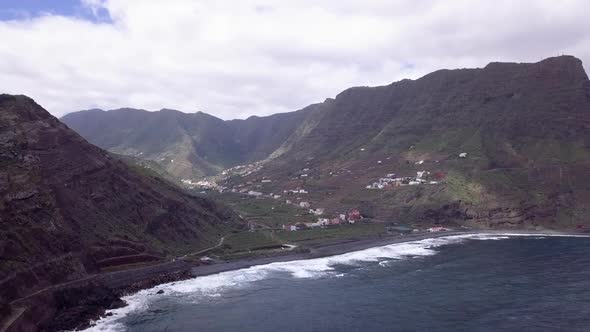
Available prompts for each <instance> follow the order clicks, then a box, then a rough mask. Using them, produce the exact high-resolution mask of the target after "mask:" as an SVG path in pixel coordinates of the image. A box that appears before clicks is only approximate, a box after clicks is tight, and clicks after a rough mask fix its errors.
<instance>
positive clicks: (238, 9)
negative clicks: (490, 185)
mask: <svg viewBox="0 0 590 332" xmlns="http://www.w3.org/2000/svg"><path fill="white" fill-rule="evenodd" d="M82 4H83V5H85V6H87V7H88V9H89V10H91V12H93V13H95V15H99V14H100V12H101V10H102V11H104V10H105V9H106V10H108V12H109V13H110V16H111V18H112V19H113V23H112V24H105V23H101V24H99V23H93V22H89V21H85V20H83V19H81V18H73V17H63V16H57V15H54V14H53V15H45V16H42V17H36V18H28V19H22V20H19V21H6V22H0V38H1V39H0V40H2V43H0V75H1V77H2V82H3V90H4V91H3V92H6V93H18V94H27V95H29V96H31V97H33V98H34V99H36V100H37V102H39V103H40V104H42V105H43V106H44V107H46V108H47V109H48V110H49V111H50V112H52V113H53V114H55V115H57V116H60V115H63V114H65V113H67V112H72V111H76V110H80V109H87V108H93V107H99V108H104V109H110V108H118V107H127V106H129V107H137V108H145V109H148V110H157V109H160V108H164V107H166V108H176V109H179V110H183V111H187V112H194V111H197V110H202V111H205V112H208V113H211V114H214V115H216V116H219V117H222V118H226V119H229V118H236V117H238V118H243V117H246V116H248V115H252V114H257V115H266V114H272V113H276V112H284V111H291V110H296V109H299V108H302V107H304V106H306V105H308V104H310V103H313V102H318V101H321V100H323V99H325V98H327V97H333V96H334V95H336V94H337V93H338V92H340V91H341V90H343V89H345V88H347V87H350V86H355V85H381V84H388V83H390V82H392V81H395V80H399V79H402V78H406V77H409V78H417V77H419V76H421V75H423V74H426V73H428V72H430V71H433V70H437V69H441V68H461V67H481V66H484V65H486V64H487V63H488V62H490V61H538V60H541V59H542V58H545V57H549V56H555V55H558V54H573V55H576V56H578V57H580V58H581V59H582V60H583V61H585V63H588V61H590V35H589V33H590V20H588V18H587V17H584V14H585V13H586V9H587V2H585V1H573V0H572V1H560V2H555V1H535V2H530V1H527V2H524V1H469V0H462V1H409V0H408V1H391V0H365V1H362V2H361V1H356V0H292V1H287V0H285V1H281V0H276V1H271V0H240V1H235V0H200V1H192V0H168V1H166V2H163V1H143V0H106V1H103V0H83V1H82Z"/></svg>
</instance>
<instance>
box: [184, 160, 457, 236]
mask: <svg viewBox="0 0 590 332" xmlns="http://www.w3.org/2000/svg"><path fill="white" fill-rule="evenodd" d="M458 157H459V159H464V158H466V157H467V154H466V153H460V154H459V155H458ZM426 162H427V161H425V160H418V161H413V162H412V163H413V164H414V165H415V166H416V167H420V168H421V167H423V166H425V165H426V164H425V163H426ZM432 162H433V163H438V161H432ZM382 163H383V161H381V160H379V161H377V164H382ZM262 167H263V166H262V163H253V164H249V165H240V166H235V167H232V168H230V169H227V170H224V171H223V172H222V173H221V176H218V177H213V178H205V179H200V180H191V179H183V180H182V181H181V182H182V184H183V185H184V186H185V187H187V188H189V189H194V190H200V191H199V193H202V194H207V193H209V192H211V191H214V192H218V193H223V194H227V193H231V194H238V195H244V196H248V197H251V198H255V199H272V200H276V201H279V202H281V204H285V205H288V206H293V207H295V208H296V209H298V210H299V211H302V212H301V213H298V214H297V215H301V216H306V217H305V218H303V217H302V218H299V220H295V221H287V222H285V221H283V222H281V223H280V224H279V227H280V228H279V229H278V230H282V231H286V232H295V231H301V230H307V229H327V228H332V227H335V226H340V225H353V224H358V223H361V222H375V221H374V220H373V219H372V218H366V216H363V215H362V213H361V210H360V209H359V208H354V207H351V206H348V207H347V208H344V209H343V210H342V211H337V209H335V208H334V207H333V206H332V208H331V209H330V211H329V212H328V211H326V209H325V208H324V207H317V206H313V203H312V202H313V199H311V198H308V197H309V196H310V192H309V189H306V188H304V187H303V186H304V185H305V183H306V182H307V181H309V180H308V178H311V176H310V174H316V173H315V172H314V170H312V169H310V167H305V168H302V169H301V170H299V171H296V172H295V173H294V174H293V175H291V177H290V180H291V181H297V180H299V181H303V183H299V186H294V187H293V188H288V189H287V188H280V189H278V188H277V187H276V186H273V184H274V183H273V179H271V178H270V177H268V176H262V177H259V178H258V179H252V178H251V177H250V178H248V179H245V180H246V181H239V180H238V181H237V182H233V184H229V183H231V182H227V180H228V179H232V178H233V179H234V180H235V179H240V178H242V179H243V178H246V177H248V176H250V175H252V174H254V173H256V172H258V171H259V170H261V169H262ZM425 168H426V167H425ZM415 172H416V173H415V175H414V176H398V175H397V174H396V173H393V172H392V173H387V174H385V175H384V176H383V177H380V178H378V179H377V180H376V181H374V182H372V183H370V184H368V185H366V186H365V187H364V189H368V190H393V189H395V188H396V187H403V186H421V185H438V184H440V183H442V182H443V181H444V179H445V178H446V176H447V175H446V173H445V172H443V171H428V170H418V171H415ZM342 173H344V174H350V173H351V170H348V169H342V170H339V171H338V170H330V172H329V174H328V175H329V176H330V177H335V176H338V175H339V174H342ZM406 174H407V173H406ZM315 177H317V175H314V178H315ZM219 183H224V184H226V185H227V186H224V185H220V184H219ZM265 188H266V189H267V190H268V189H269V188H274V190H273V192H270V193H268V192H266V193H265V192H264V189H265ZM268 191H270V190H268ZM273 209H274V208H273ZM424 230H426V231H428V232H438V231H445V230H447V229H446V228H443V227H431V228H428V229H422V230H419V229H412V230H411V231H424Z"/></svg>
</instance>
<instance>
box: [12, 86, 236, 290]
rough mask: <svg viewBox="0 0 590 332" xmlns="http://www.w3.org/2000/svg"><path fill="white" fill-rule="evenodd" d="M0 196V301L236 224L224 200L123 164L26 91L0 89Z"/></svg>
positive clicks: (198, 241)
mask: <svg viewBox="0 0 590 332" xmlns="http://www.w3.org/2000/svg"><path fill="white" fill-rule="evenodd" d="M0 197H1V200H0V225H1V227H0V299H2V300H5V301H6V300H10V299H14V298H18V297H20V296H23V295H26V294H27V293H30V292H33V291H35V290H36V289H40V288H43V287H46V286H48V285H51V284H55V283H59V282H63V281H68V280H74V279H79V278H82V277H84V276H85V275H87V274H88V273H89V272H92V271H95V270H96V269H97V268H98V266H97V262H98V261H100V260H102V261H108V259H110V258H113V257H117V256H125V257H127V258H126V259H121V260H120V261H129V262H134V263H135V262H137V261H138V260H140V261H141V259H142V258H145V257H147V258H149V259H150V260H152V259H154V257H156V258H157V257H158V256H159V257H163V256H164V255H166V254H167V253H171V252H182V251H187V250H190V249H191V248H202V247H206V246H208V245H209V244H213V243H215V242H216V241H218V239H219V234H221V233H223V232H225V231H227V230H228V229H230V228H233V227H236V226H239V224H240V222H239V218H238V217H237V216H236V215H235V214H234V213H233V212H232V211H230V210H228V209H226V208H224V207H221V206H219V205H217V204H215V203H213V202H211V201H209V200H206V199H202V198H196V197H193V196H189V195H187V194H185V193H184V192H182V191H181V190H179V189H177V188H175V187H173V186H171V185H169V184H168V183H165V182H163V181H162V180H159V179H158V178H153V177H149V176H145V175H141V174H139V173H138V172H137V171H135V170H131V169H130V168H129V167H127V166H126V165H125V164H123V163H122V162H120V161H118V160H115V159H114V158H112V157H111V156H110V155H109V154H108V153H107V152H105V151H103V150H101V149H100V148H97V147H95V146H93V145H91V144H89V143H87V142H86V141H85V140H84V139H83V138H82V137H80V136H79V135H78V134H76V133H75V132H74V131H72V130H70V129H69V128H68V127H67V126H66V125H64V124H62V123H61V122H59V121H58V120H57V119H56V118H54V117H53V116H51V115H50V114H49V113H48V112H47V111H45V110H44V109H43V108H42V107H41V106H39V105H37V104H36V103H35V102H34V101H33V100H32V99H30V98H28V97H25V96H11V95H1V96H0ZM116 261H117V260H112V259H111V260H110V261H108V263H109V264H113V262H116Z"/></svg>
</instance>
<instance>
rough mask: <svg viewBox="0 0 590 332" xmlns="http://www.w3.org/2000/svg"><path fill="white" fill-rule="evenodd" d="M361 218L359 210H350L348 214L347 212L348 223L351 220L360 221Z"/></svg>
mask: <svg viewBox="0 0 590 332" xmlns="http://www.w3.org/2000/svg"><path fill="white" fill-rule="evenodd" d="M361 218H362V216H361V212H360V211H359V210H356V209H355V210H352V211H350V212H348V221H351V220H361Z"/></svg>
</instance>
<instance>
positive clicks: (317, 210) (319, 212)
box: [309, 208, 325, 216]
mask: <svg viewBox="0 0 590 332" xmlns="http://www.w3.org/2000/svg"><path fill="white" fill-rule="evenodd" d="M324 210H325V209H321V208H317V209H315V210H314V209H310V210H309V213H313V214H315V215H316V216H321V215H322V214H324Z"/></svg>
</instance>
